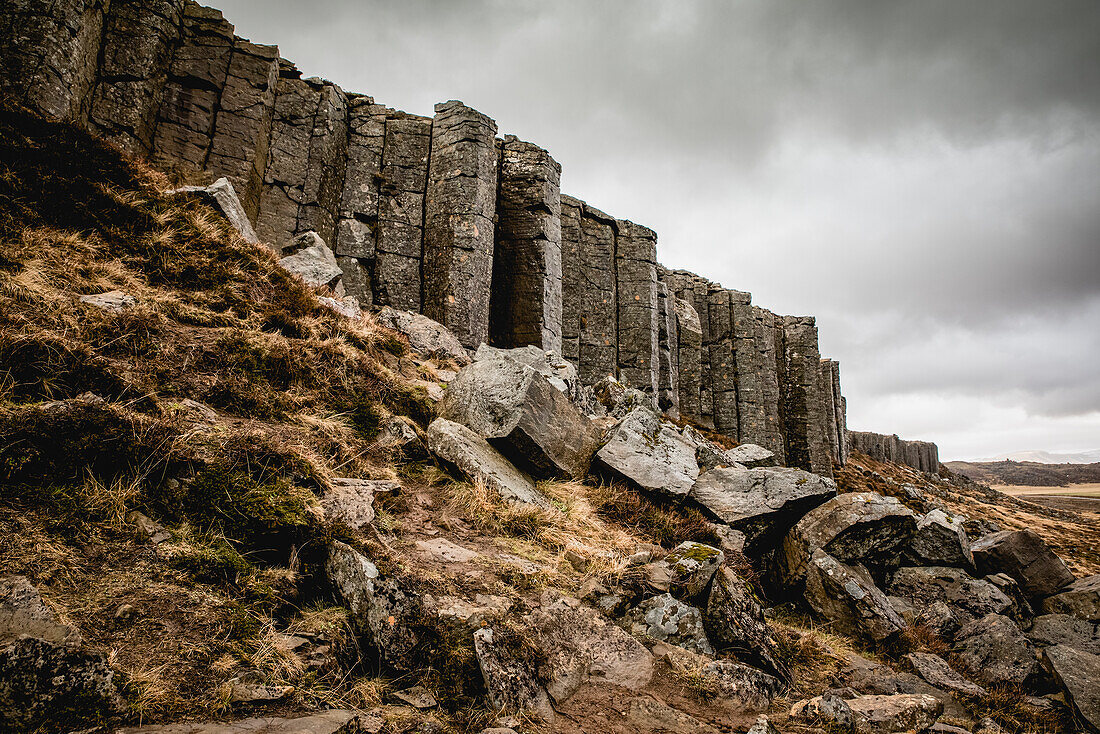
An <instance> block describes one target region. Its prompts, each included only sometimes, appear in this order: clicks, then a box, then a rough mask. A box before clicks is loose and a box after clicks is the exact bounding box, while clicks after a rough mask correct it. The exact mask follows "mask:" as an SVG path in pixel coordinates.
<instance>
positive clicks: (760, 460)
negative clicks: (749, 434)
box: [725, 443, 779, 469]
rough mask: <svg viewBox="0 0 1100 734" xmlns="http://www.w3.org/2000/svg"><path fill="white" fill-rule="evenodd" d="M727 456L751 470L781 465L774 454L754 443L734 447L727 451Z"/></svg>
mask: <svg viewBox="0 0 1100 734" xmlns="http://www.w3.org/2000/svg"><path fill="white" fill-rule="evenodd" d="M725 455H726V458H728V459H730V460H731V461H734V462H736V463H738V464H740V465H741V466H744V467H747V468H749V469H756V468H758V467H764V466H778V465H779V459H777V458H776V456H775V454H774V453H772V452H771V451H768V450H767V449H766V448H764V447H763V446H757V445H756V444H754V443H743V444H740V445H738V446H734V447H733V448H732V449H726V450H725Z"/></svg>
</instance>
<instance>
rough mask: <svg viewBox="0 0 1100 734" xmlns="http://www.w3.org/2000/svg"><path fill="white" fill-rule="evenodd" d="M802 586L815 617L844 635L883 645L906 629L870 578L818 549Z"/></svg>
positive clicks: (807, 568)
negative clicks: (804, 588) (804, 585)
mask: <svg viewBox="0 0 1100 734" xmlns="http://www.w3.org/2000/svg"><path fill="white" fill-rule="evenodd" d="M805 584H806V590H805V593H804V598H805V600H806V603H807V604H808V605H809V607H810V609H811V610H812V611H813V612H814V614H815V615H816V616H817V617H819V618H820V619H822V620H823V621H826V622H828V623H829V624H831V625H832V626H833V628H834V629H836V630H838V631H840V632H843V633H844V634H846V635H850V636H852V637H856V638H859V639H862V640H865V641H866V642H868V643H870V644H873V645H885V644H889V643H890V642H891V641H893V640H894V639H895V638H896V637H897V636H898V635H899V634H900V633H901V632H902V631H903V630H904V629H905V628H906V626H907V625H906V624H905V621H904V620H903V619H902V618H901V617H900V616H899V615H898V613H897V612H896V611H894V608H893V607H892V606H891V605H890V602H889V601H888V600H887V599H886V596H885V595H884V594H883V593H882V591H880V590H879V588H878V587H877V586H875V584H874V582H873V581H872V580H871V578H870V577H869V576H867V575H866V574H864V573H862V572H860V571H858V570H856V569H854V568H852V567H850V566H847V565H845V564H843V563H841V562H839V561H838V560H836V559H835V558H833V557H832V556H830V555H829V554H828V553H826V552H824V551H823V550H821V549H817V550H815V551H814V552H813V555H812V556H811V557H810V562H809V563H808V564H807V566H806V574H805Z"/></svg>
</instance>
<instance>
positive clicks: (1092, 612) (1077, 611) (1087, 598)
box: [1043, 574, 1100, 622]
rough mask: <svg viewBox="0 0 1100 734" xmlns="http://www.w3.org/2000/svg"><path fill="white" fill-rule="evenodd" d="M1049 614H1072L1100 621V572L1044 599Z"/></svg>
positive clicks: (1045, 608)
mask: <svg viewBox="0 0 1100 734" xmlns="http://www.w3.org/2000/svg"><path fill="white" fill-rule="evenodd" d="M1043 611H1044V612H1046V613H1047V614H1072V615H1073V616H1074V617H1077V618H1078V619H1084V620H1088V621H1089V622H1100V574H1097V575H1095V576H1086V577H1085V578H1083V579H1078V580H1077V581H1074V582H1073V583H1072V584H1070V585H1069V586H1066V587H1064V588H1063V589H1062V590H1061V591H1060V592H1058V593H1057V594H1055V595H1054V596H1049V597H1047V598H1046V599H1044V600H1043Z"/></svg>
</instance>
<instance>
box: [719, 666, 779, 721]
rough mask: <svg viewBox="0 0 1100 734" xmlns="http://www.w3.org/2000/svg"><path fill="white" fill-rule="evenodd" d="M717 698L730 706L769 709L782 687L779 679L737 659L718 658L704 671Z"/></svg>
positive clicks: (737, 708) (756, 709)
mask: <svg viewBox="0 0 1100 734" xmlns="http://www.w3.org/2000/svg"><path fill="white" fill-rule="evenodd" d="M700 672H701V674H702V675H703V677H704V678H705V679H706V681H707V682H708V683H709V684H710V685H711V686H712V687H713V691H714V697H715V698H716V699H717V700H718V701H719V702H720V703H722V704H723V705H724V706H726V707H727V708H729V709H735V710H738V711H767V710H768V708H769V707H770V706H771V703H772V700H773V699H774V698H775V697H776V695H778V694H779V691H780V689H781V688H782V686H781V685H780V683H779V679H778V678H776V677H775V676H772V675H768V674H767V673H765V672H764V671H762V670H757V669H756V668H752V667H749V666H748V665H742V664H741V663H738V662H736V661H733V660H714V661H711V662H709V663H706V664H705V665H704V666H703V668H702V670H701V671H700Z"/></svg>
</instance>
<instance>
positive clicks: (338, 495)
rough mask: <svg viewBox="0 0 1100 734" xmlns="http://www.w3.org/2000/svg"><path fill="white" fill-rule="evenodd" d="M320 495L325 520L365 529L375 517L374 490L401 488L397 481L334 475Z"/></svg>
mask: <svg viewBox="0 0 1100 734" xmlns="http://www.w3.org/2000/svg"><path fill="white" fill-rule="evenodd" d="M331 484H332V486H331V487H330V488H329V489H328V490H327V491H326V492H325V493H324V494H323V495H321V511H322V512H323V513H324V515H325V520H326V521H327V522H339V523H343V524H345V525H347V526H348V527H349V528H352V529H353V530H364V529H366V527H367V526H368V525H370V523H371V521H373V520H374V494H375V492H376V491H380V492H383V493H390V492H394V491H398V490H400V488H401V485H399V484H398V483H397V482H392V481H388V480H375V479H353V478H350V477H335V478H334V479H333V480H332V482H331Z"/></svg>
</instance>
